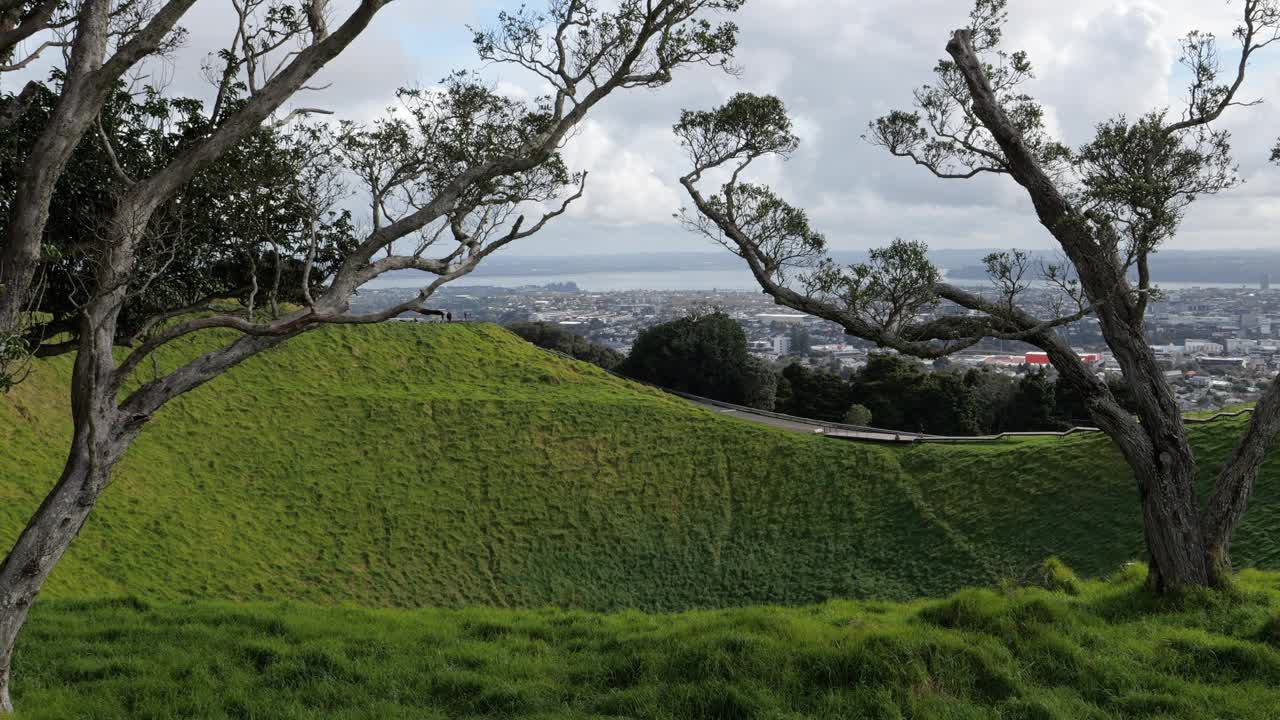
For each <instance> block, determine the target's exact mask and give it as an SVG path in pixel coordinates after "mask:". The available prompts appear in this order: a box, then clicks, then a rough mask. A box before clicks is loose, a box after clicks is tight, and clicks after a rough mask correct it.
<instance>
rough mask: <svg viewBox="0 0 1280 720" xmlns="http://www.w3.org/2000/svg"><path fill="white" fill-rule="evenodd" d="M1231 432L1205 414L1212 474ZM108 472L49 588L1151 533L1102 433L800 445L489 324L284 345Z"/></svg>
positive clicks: (1265, 562)
mask: <svg viewBox="0 0 1280 720" xmlns="http://www.w3.org/2000/svg"><path fill="white" fill-rule="evenodd" d="M186 350H187V351H190V350H191V348H186ZM176 360H177V357H176V356H172V355H171V356H166V357H162V358H161V359H160V363H161V364H162V365H169V364H172V363H173V362H175V361H176ZM150 371H151V369H148V372H150ZM68 373H69V359H68V358H61V359H58V360H55V361H52V362H48V363H42V364H41V365H40V366H39V367H38V368H37V370H36V374H35V375H34V376H33V377H32V378H31V379H29V380H28V381H27V382H26V383H25V384H23V385H21V386H20V387H19V388H18V389H17V390H16V391H14V393H12V394H10V395H9V396H6V397H4V398H2V399H0V477H3V478H5V481H4V483H3V484H0V544H7V543H9V542H11V540H12V538H13V537H14V535H15V534H16V533H17V532H18V531H19V529H20V528H21V526H22V523H23V522H24V521H25V520H26V518H27V517H28V515H29V513H30V512H31V511H32V509H34V507H35V506H36V505H37V504H38V503H39V501H40V499H41V497H42V496H43V493H44V492H45V491H46V490H47V488H48V487H49V486H50V484H51V483H52V482H53V480H54V479H55V477H56V476H57V473H58V471H59V469H60V467H61V462H62V458H63V454H64V452H65V448H66V442H67V436H68V433H69V427H68V420H67V410H66V400H65V397H64V395H65V388H66V383H67V376H68ZM1241 422H1242V421H1223V422H1220V423H1215V424H1212V425H1208V426H1196V427H1194V428H1193V432H1194V433H1195V435H1194V436H1195V440H1196V445H1197V452H1198V455H1199V456H1200V458H1201V460H1202V465H1204V466H1205V467H1206V470H1208V469H1209V468H1210V467H1211V466H1212V465H1213V463H1214V462H1215V461H1216V459H1218V458H1222V457H1224V456H1225V455H1226V453H1227V451H1228V450H1229V447H1230V443H1231V442H1232V440H1233V439H1234V437H1235V436H1236V434H1237V433H1238V432H1239V430H1240V427H1241ZM117 477H118V479H117V480H116V482H115V484H114V485H113V486H112V487H111V488H110V489H109V490H108V491H107V493H106V494H105V497H104V498H103V500H102V503H101V505H100V507H99V508H98V509H97V510H96V512H95V513H94V515H93V516H92V517H91V518H90V521H89V523H88V525H87V527H86V529H85V531H84V532H83V534H82V536H81V538H80V539H79V540H78V541H77V542H76V544H75V545H74V546H73V548H72V550H71V552H70V553H69V555H68V557H67V558H66V559H65V560H64V561H63V563H62V564H61V565H60V566H59V567H58V569H57V570H56V571H55V572H54V574H53V577H52V579H51V581H50V586H49V591H48V595H47V597H53V598H80V597H106V596H120V595H133V596H137V597H142V598H146V599H148V600H155V601H181V600H186V599H225V600H238V601H273V600H295V601H301V602H308V603H316V604H335V603H354V604H359V605H364V606H373V607H424V606H441V607H459V606H470V605H492V606H509V607H541V606H548V605H555V606H561V607H576V608H583V609H590V610H601V611H604V610H615V609H625V608H638V609H643V610H683V609H690V608H714V607H727V606H738V605H753V604H786V605H795V604H805V603H812V602H821V601H823V600H826V599H830V598H880V599H909V598H914V597H918V596H921V595H929V596H939V595H943V594H946V593H949V592H953V591H955V590H957V589H959V588H961V587H965V586H970V585H989V584H992V583H995V582H997V581H999V580H1000V579H1001V578H1005V577H1015V578H1016V577H1021V576H1024V575H1026V574H1027V573H1028V572H1029V571H1030V570H1031V569H1032V568H1034V567H1036V565H1038V563H1039V562H1040V561H1041V560H1043V559H1044V558H1045V557H1047V556H1049V555H1057V556H1059V557H1061V558H1063V560H1064V561H1065V562H1067V563H1068V564H1069V565H1071V566H1072V567H1074V568H1076V569H1077V570H1078V571H1080V572H1081V573H1082V574H1084V575H1086V576H1096V575H1100V574H1105V573H1109V572H1112V571H1114V570H1115V569H1116V568H1118V567H1120V566H1121V565H1122V564H1123V563H1124V562H1125V561H1128V560H1130V559H1133V558H1136V557H1139V556H1140V555H1141V547H1142V545H1141V539H1140V533H1139V530H1138V512H1137V501H1136V498H1135V493H1134V491H1133V488H1132V484H1131V481H1130V480H1129V479H1128V476H1127V472H1126V470H1125V468H1124V465H1123V463H1122V462H1121V461H1120V459H1119V457H1118V455H1117V454H1116V453H1115V452H1114V451H1113V450H1112V449H1111V447H1110V446H1109V445H1108V444H1107V442H1106V441H1105V440H1104V439H1103V438H1100V437H1073V438H1067V439H1048V440H1034V441H1014V442H1007V443H1002V444H998V445H991V446H941V445H932V446H919V447H914V448H910V449H905V448H890V447H885V446H879V445H867V444H853V443H842V442H837V441H833V440H826V439H823V438H818V437H809V436H805V435H802V434H796V433H788V432H782V431H777V430H773V429H770V428H767V427H762V426H757V425H754V424H750V423H744V422H740V421H735V420H733V419H729V418H724V417H721V416H719V415H716V414H713V413H710V412H707V411H703V410H701V409H698V408H696V407H693V406H690V405H688V404H687V403H684V402H683V401H680V400H677V399H673V398H670V397H667V396H665V395H662V394H660V393H658V392H655V391H653V390H651V389H648V388H644V387H641V386H638V385H635V384H631V383H627V382H624V381H621V380H618V379H617V378H614V377H612V376H609V375H607V374H605V373H603V372H600V371H598V370H597V369H595V368H593V367H591V366H588V365H585V364H582V363H575V362H570V361H565V360H561V359H559V358H556V357H553V356H550V355H548V354H546V353H543V352H541V351H539V350H537V349H536V348H533V347H532V346H530V345H528V344H526V343H524V342H522V341H520V340H519V339H518V338H516V337H515V336H513V335H510V334H509V333H507V332H505V331H503V330H501V329H499V328H496V327H493V326H487V325H461V324H459V325H452V326H449V325H430V326H426V325H407V324H392V325H387V326H381V327H365V328H332V329H329V330H326V331H323V332H317V333H313V334H310V335H307V336H305V337H302V338H299V339H297V340H294V341H292V342H291V343H288V344H286V345H285V346H284V347H282V348H280V349H277V350H275V351H272V352H269V353H266V354H264V355H263V356H260V357H258V358H256V359H254V360H251V361H249V362H247V363H246V364H245V365H243V366H241V367H239V368H236V369H235V370H233V371H232V372H230V373H229V374H228V375H227V376H225V377H223V378H220V379H219V380H217V381H215V382H213V383H211V384H209V385H207V386H205V387H202V388H200V389H198V390H196V391H195V392H193V393H191V394H189V395H187V396H185V397H183V398H181V399H179V400H178V401H176V402H175V403H173V404H172V405H171V406H170V407H168V408H166V409H165V410H163V411H162V412H161V413H160V414H159V415H158V416H157V418H156V419H155V420H154V421H153V422H152V423H151V425H150V426H149V427H148V428H147V429H146V431H145V432H144V433H143V436H142V437H141V439H140V440H139V441H138V443H137V444H136V446H135V447H134V448H133V449H132V450H131V451H130V452H129V454H128V455H127V457H126V459H125V461H124V462H123V463H122V465H121V467H120V468H119V471H118V473H117ZM1277 479H1280V467H1277V466H1276V464H1275V463H1274V462H1273V463H1271V464H1270V465H1268V468H1267V471H1266V473H1265V477H1264V479H1263V480H1262V481H1261V482H1260V483H1259V487H1258V491H1257V493H1256V495H1255V499H1254V501H1253V508H1252V510H1251V511H1250V514H1249V517H1248V521H1247V522H1246V524H1245V527H1244V528H1243V529H1242V531H1241V533H1240V537H1239V540H1238V542H1237V543H1236V546H1235V553H1236V560H1237V564H1238V565H1239V566H1242V567H1244V566H1251V565H1256V566H1260V567H1264V568H1280V549H1278V547H1277V540H1276V538H1275V537H1274V533H1273V532H1269V531H1268V529H1269V528H1274V527H1276V526H1277V522H1280V483H1277V482H1276V480H1277Z"/></svg>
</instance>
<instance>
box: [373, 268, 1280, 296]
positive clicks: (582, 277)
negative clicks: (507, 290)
mask: <svg viewBox="0 0 1280 720" xmlns="http://www.w3.org/2000/svg"><path fill="white" fill-rule="evenodd" d="M430 277H432V276H430V275H427V274H425V273H423V274H421V278H422V281H421V282H419V280H418V278H416V277H414V276H412V275H409V274H407V273H404V274H402V273H396V274H394V275H385V276H382V277H379V278H377V279H375V280H373V281H372V282H370V283H368V284H367V285H365V287H367V288H370V289H387V288H416V287H420V286H421V285H422V284H425V283H426V282H429V281H430V280H429V278H430ZM564 282H572V283H575V284H577V286H578V289H579V290H582V291H584V292H618V291H625V290H743V291H758V290H759V286H758V285H756V282H755V278H753V277H752V276H751V273H750V272H748V271H747V270H745V269H743V270H667V271H629V272H576V273H566V274H564V275H559V274H550V273H547V274H537V275H515V274H511V275H508V274H502V273H485V274H483V275H482V274H472V275H467V276H465V277H462V278H459V279H457V280H454V281H453V282H451V283H449V284H450V286H452V287H474V286H477V285H487V286H491V287H527V286H541V285H547V284H549V283H564ZM953 282H955V283H956V284H957V285H963V286H968V287H982V286H985V285H987V284H988V283H987V282H985V281H983V280H979V279H957V280H954V281H953ZM1158 284H1159V286H1160V287H1162V288H1164V289H1166V290H1183V289H1188V288H1196V287H1202V288H1237V289H1241V288H1243V289H1255V290H1256V289H1257V285H1256V284H1255V285H1246V284H1243V283H1215V282H1162V283H1158Z"/></svg>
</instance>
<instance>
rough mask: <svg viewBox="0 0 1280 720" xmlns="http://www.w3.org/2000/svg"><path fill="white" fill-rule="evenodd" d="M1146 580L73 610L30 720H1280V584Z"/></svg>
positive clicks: (24, 660)
mask: <svg viewBox="0 0 1280 720" xmlns="http://www.w3.org/2000/svg"><path fill="white" fill-rule="evenodd" d="M1142 578H1143V570H1142V569H1141V568H1130V569H1129V570H1127V571H1124V572H1121V573H1119V574H1118V575H1117V576H1116V577H1114V578H1112V579H1111V580H1110V581H1108V582H1105V583H1104V582H1091V583H1081V582H1078V581H1076V580H1074V579H1073V578H1072V577H1071V576H1070V575H1069V574H1067V573H1065V572H1063V571H1062V570H1061V569H1060V568H1056V569H1054V570H1053V571H1052V572H1051V573H1049V574H1048V575H1047V577H1046V579H1047V580H1048V582H1047V583H1045V584H1046V585H1048V586H1050V587H1055V588H1057V591H1053V592H1050V591H1048V590H1045V589H1039V588H1015V587H1006V588H1002V589H999V590H967V591H963V592H961V593H959V594H957V595H955V596H953V597H949V598H946V599H943V600H925V601H916V602H913V603H910V604H891V603H885V602H878V601H868V602H850V601H833V602H829V603H826V604H823V605H818V606H812V607H804V608H788V609H783V608H776V607H774V608H746V609H743V608H738V609H729V610H704V611H695V612H688V613H682V614H678V615H667V614H655V615H646V614H641V613H637V612H628V613H622V614H611V615H596V614H589V613H583V612H566V611H562V610H501V609H479V608H473V609H466V610H380V611H379V610H364V609H357V608H343V609H337V608H315V607H298V606H296V605H259V604H251V605H233V604H229V603H200V604H195V605H171V604H163V603H161V604H151V603H146V602H139V601H115V602H100V601H99V602H73V601H57V602H53V603H48V602H45V603H39V604H37V605H36V607H35V609H34V612H33V615H32V621H31V624H30V626H29V627H28V629H27V630H26V632H25V634H24V636H23V637H22V639H21V640H20V641H19V647H18V655H17V663H16V665H15V673H16V677H17V679H18V686H17V695H16V697H15V701H16V702H17V706H18V708H19V710H20V713H21V715H20V717H22V718H23V720H46V719H47V720H66V719H67V718H86V719H89V718H92V720H126V719H127V720H170V719H171V718H217V719H220V720H233V719H239V718H271V719H272V720H287V719H302V718H308V719H311V718H314V719H317V720H318V719H320V718H323V719H324V720H355V719H356V718H360V719H366V720H387V719H390V718H404V719H405V720H410V719H412V720H434V719H440V720H444V719H445V718H448V719H449V720H457V719H462V718H495V719H497V718H502V719H504V720H509V719H512V718H521V719H525V718H527V719H529V720H535V719H536V720H553V719H554V720H574V719H581V720H585V719H586V718H594V719H598V720H604V719H606V718H612V719H615V720H622V719H623V718H647V719H653V720H677V719H679V720H683V719H685V718H707V719H719V720H764V719H767V718H780V719H786V720H800V719H801V718H812V719H814V720H831V719H832V718H842V719H850V720H854V719H859V718H865V719H867V720H873V719H874V720H895V719H897V720H901V719H902V718H910V719H911V720H966V719H969V720H978V719H980V718H982V719H985V718H990V719H992V720H1133V719H1136V718H1151V719H1152V720H1156V719H1159V720H1175V719H1176V720H1205V719H1206V718H1218V719H1226V718H1231V719H1232V720H1271V719H1272V718H1274V717H1275V716H1276V715H1275V711H1276V708H1278V707H1280V615H1278V614H1277V613H1278V611H1280V575H1277V574H1275V573H1266V574H1264V573H1256V572H1252V573H1246V574H1245V576H1244V577H1243V578H1242V579H1241V582H1240V588H1239V590H1238V591H1237V592H1236V593H1233V594H1230V595H1193V596H1191V597H1187V598H1184V599H1182V600H1181V601H1178V602H1169V603H1155V602H1153V601H1151V600H1150V599H1149V597H1148V596H1146V595H1144V594H1142V593H1141V592H1140V589H1139V588H1140V585H1141V582H1142Z"/></svg>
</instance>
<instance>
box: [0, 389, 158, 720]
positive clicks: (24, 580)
mask: <svg viewBox="0 0 1280 720" xmlns="http://www.w3.org/2000/svg"><path fill="white" fill-rule="evenodd" d="M76 400H77V405H79V406H80V407H78V412H77V417H76V423H75V435H74V437H73V439H72V444H71V453H70V455H69V457H68V458H67V462H66V466H65V468H64V469H63V471H62V476H61V477H60V478H59V479H58V483H57V485H55V486H54V488H53V491H52V492H50V493H49V495H48V496H47V497H46V498H45V500H44V502H43V503H42V504H41V505H40V508H39V509H38V510H36V512H35V514H34V515H33V516H32V517H31V520H30V521H29V522H28V524H27V527H26V529H24V530H23V531H22V534H21V535H20V536H19V537H18V541H17V542H16V543H15V544H14V546H13V549H12V550H11V551H10V552H9V555H8V557H6V558H5V560H4V564H3V565H0V713H11V712H13V704H12V701H11V697H10V686H11V684H12V680H13V678H12V674H11V662H12V659H13V648H14V643H15V642H16V641H17V639H18V634H19V632H20V631H21V630H22V626H23V624H24V623H25V622H26V619H27V612H28V611H29V610H30V608H31V604H32V603H33V602H34V601H35V599H36V596H37V595H39V593H40V590H41V588H43V587H44V583H45V580H46V579H47V578H48V577H49V573H50V572H51V571H52V570H53V567H54V565H56V564H57V562H58V560H59V559H61V558H62V556H63V554H64V553H66V551H67V548H68V547H70V546H71V542H72V541H73V540H74V539H75V538H76V536H77V535H78V534H79V533H80V528H81V527H83V526H84V523H85V520H86V519H88V517H89V513H90V512H92V511H93V508H94V505H96V504H97V501H98V498H99V497H100V496H101V494H102V491H103V490H105V489H106V487H107V485H108V484H109V483H110V482H111V469H112V468H113V467H114V466H115V464H116V462H117V461H118V460H119V459H120V457H121V455H122V454H123V452H124V449H125V448H126V447H127V446H128V444H129V442H130V441H131V439H132V437H134V436H136V432H137V431H136V429H130V427H129V426H130V423H127V422H121V420H120V418H118V417H117V415H118V413H117V412H116V410H115V408H114V407H110V408H101V407H92V405H94V404H95V403H92V402H86V401H89V400H90V398H88V397H85V396H83V395H82V396H81V397H78V398H76ZM103 410H108V411H107V412H103Z"/></svg>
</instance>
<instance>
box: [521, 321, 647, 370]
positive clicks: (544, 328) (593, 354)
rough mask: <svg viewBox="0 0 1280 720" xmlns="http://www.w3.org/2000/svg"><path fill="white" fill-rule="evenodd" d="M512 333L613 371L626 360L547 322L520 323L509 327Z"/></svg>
mask: <svg viewBox="0 0 1280 720" xmlns="http://www.w3.org/2000/svg"><path fill="white" fill-rule="evenodd" d="M507 329H508V330H510V331H511V332H513V333H515V334H516V335H519V336H520V337H522V338H524V339H525V340H528V341H529V342H531V343H533V344H534V345H537V346H538V347H540V348H546V349H548V350H555V351H557V352H562V353H564V354H565V355H568V356H570V357H572V358H573V359H575V360H581V361H583V362H589V363H591V364H592V365H598V366H600V367H602V368H604V369H605V370H613V369H615V368H617V367H618V366H619V365H621V364H622V361H623V360H624V359H625V357H624V356H623V354H622V353H620V352H618V351H617V350H614V349H613V348H608V347H605V346H603V345H597V344H595V343H593V342H591V341H589V340H587V339H586V338H584V337H582V336H581V335H577V334H575V333H572V332H570V331H568V330H565V329H564V328H562V327H559V326H556V325H551V324H548V323H545V322H518V323H512V324H510V325H508V326H507Z"/></svg>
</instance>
